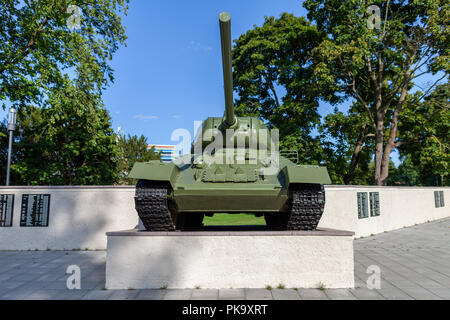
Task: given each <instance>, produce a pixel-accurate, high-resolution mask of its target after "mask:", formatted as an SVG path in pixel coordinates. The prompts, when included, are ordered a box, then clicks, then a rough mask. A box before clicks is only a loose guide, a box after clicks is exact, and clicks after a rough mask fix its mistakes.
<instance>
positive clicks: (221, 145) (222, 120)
mask: <svg viewBox="0 0 450 320" xmlns="http://www.w3.org/2000/svg"><path fill="white" fill-rule="evenodd" d="M219 23H220V34H221V43H222V62H223V78H224V92H225V113H224V115H223V117H209V118H207V119H206V120H204V121H203V123H202V126H201V128H200V129H199V131H198V134H197V136H196V138H195V139H194V142H193V143H192V149H191V154H190V155H186V156H183V157H181V158H179V159H177V160H176V161H173V162H171V163H164V162H162V161H160V160H156V161H149V162H143V163H136V164H135V165H134V166H133V169H132V170H131V172H130V174H129V177H130V178H134V179H138V182H137V185H136V195H135V205H136V210H137V212H138V215H139V217H140V219H141V221H142V223H143V225H144V226H145V228H146V230H149V231H174V230H175V229H195V228H199V227H201V226H202V221H203V218H204V216H205V215H206V216H211V215H213V214H215V213H230V214H233V213H250V214H255V215H256V216H262V215H264V218H265V220H266V223H267V226H268V229H273V230H314V229H316V227H317V224H318V223H319V220H320V217H321V215H322V212H323V208H324V205H325V191H324V188H323V185H324V184H329V183H331V181H330V178H329V175H328V172H327V169H326V168H325V167H320V166H310V165H297V164H295V163H293V162H291V161H290V160H289V159H287V158H285V157H283V156H280V155H279V152H278V146H277V140H276V138H277V132H276V131H275V130H272V131H269V130H268V128H267V127H266V125H265V124H264V122H263V121H262V120H261V119H259V118H251V117H237V116H236V115H235V113H234V105H233V74H232V61H231V32H230V15H229V14H228V13H227V12H222V13H221V14H220V15H219Z"/></svg>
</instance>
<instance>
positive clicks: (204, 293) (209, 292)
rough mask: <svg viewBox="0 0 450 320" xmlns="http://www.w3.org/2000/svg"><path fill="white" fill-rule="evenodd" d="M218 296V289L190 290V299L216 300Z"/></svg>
mask: <svg viewBox="0 0 450 320" xmlns="http://www.w3.org/2000/svg"><path fill="white" fill-rule="evenodd" d="M218 298H219V290H218V289H199V290H192V297H191V299H192V300H217V299H218Z"/></svg>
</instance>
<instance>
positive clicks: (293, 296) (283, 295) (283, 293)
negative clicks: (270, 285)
mask: <svg viewBox="0 0 450 320" xmlns="http://www.w3.org/2000/svg"><path fill="white" fill-rule="evenodd" d="M272 296H273V299H274V300H301V298H300V296H299V295H298V293H297V291H295V290H294V289H272Z"/></svg>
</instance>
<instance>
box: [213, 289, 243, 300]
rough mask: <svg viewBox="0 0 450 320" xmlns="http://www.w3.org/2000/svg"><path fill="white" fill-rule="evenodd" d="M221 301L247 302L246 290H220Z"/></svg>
mask: <svg viewBox="0 0 450 320" xmlns="http://www.w3.org/2000/svg"><path fill="white" fill-rule="evenodd" d="M219 299H222V300H245V290H244V289H219Z"/></svg>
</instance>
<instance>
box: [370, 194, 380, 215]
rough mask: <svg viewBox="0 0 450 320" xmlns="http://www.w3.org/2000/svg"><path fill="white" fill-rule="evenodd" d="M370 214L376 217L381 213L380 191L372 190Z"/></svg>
mask: <svg viewBox="0 0 450 320" xmlns="http://www.w3.org/2000/svg"><path fill="white" fill-rule="evenodd" d="M369 197H370V216H371V217H376V216H379V215H380V193H379V192H370V193H369Z"/></svg>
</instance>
